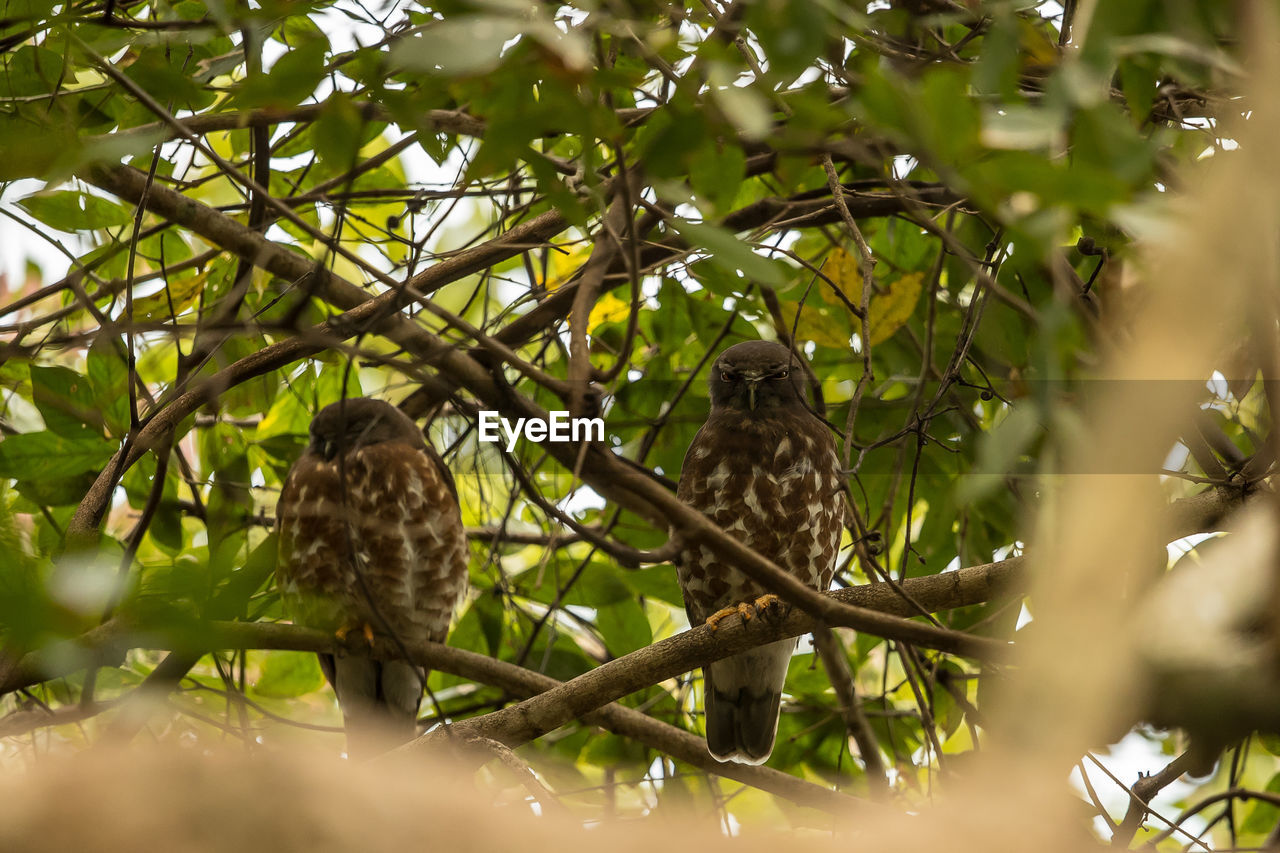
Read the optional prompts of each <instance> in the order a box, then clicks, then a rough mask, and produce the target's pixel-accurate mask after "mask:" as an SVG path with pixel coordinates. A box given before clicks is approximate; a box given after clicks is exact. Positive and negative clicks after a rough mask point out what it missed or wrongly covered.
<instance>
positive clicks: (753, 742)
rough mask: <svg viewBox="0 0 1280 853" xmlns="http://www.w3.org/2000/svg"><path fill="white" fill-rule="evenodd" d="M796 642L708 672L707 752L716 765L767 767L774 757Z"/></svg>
mask: <svg viewBox="0 0 1280 853" xmlns="http://www.w3.org/2000/svg"><path fill="white" fill-rule="evenodd" d="M795 647H796V641H795V640H781V641H779V642H776V643H770V644H769V645H767V646H761V647H760V648H758V649H752V650H751V651H749V652H743V653H742V654H740V655H734V656H733V657H729V658H725V659H724V660H721V661H716V662H715V663H713V664H711V665H710V666H708V667H706V668H704V669H703V671H702V672H703V676H704V684H705V700H704V707H705V710H706V716H707V750H708V751H709V752H710V753H711V757H712V758H714V759H716V761H736V762H738V763H740V764H763V763H764V762H766V761H768V760H769V756H770V754H772V752H773V742H774V738H775V737H777V733H778V715H779V711H780V710H781V704H782V686H783V684H784V683H785V682H786V680H787V664H788V663H789V662H790V660H791V653H792V651H794V650H795Z"/></svg>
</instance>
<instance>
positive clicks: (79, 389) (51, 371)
mask: <svg viewBox="0 0 1280 853" xmlns="http://www.w3.org/2000/svg"><path fill="white" fill-rule="evenodd" d="M31 387H32V395H33V397H34V401H33V402H35V404H36V408H37V409H39V410H40V416H41V417H43V418H44V423H45V426H46V427H48V428H49V430H50V431H52V432H55V433H57V434H58V435H61V436H63V437H64V438H70V439H77V440H79V439H87V438H89V437H93V436H100V435H101V434H102V427H103V425H104V418H103V415H102V412H101V410H100V408H99V406H98V401H97V400H95V399H94V393H93V383H92V382H90V381H89V378H88V377H87V376H82V375H80V374H79V373H76V372H75V371H74V370H71V369H69V368H66V367H61V366H52V367H48V366H44V365H35V364H33V365H32V366H31Z"/></svg>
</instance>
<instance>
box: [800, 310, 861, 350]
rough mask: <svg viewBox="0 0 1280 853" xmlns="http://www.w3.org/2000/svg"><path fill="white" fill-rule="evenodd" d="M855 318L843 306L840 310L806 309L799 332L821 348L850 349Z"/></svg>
mask: <svg viewBox="0 0 1280 853" xmlns="http://www.w3.org/2000/svg"><path fill="white" fill-rule="evenodd" d="M854 319H855V318H854V316H853V315H852V314H850V313H849V312H848V310H847V309H845V307H844V306H843V305H842V306H840V307H839V308H836V307H828V306H825V305H823V306H818V305H817V304H816V303H815V305H814V306H810V307H808V308H805V310H804V313H802V314H801V315H800V328H799V329H798V330H797V331H798V334H799V336H800V337H802V338H808V339H809V340H811V341H813V342H814V343H815V344H817V345H818V346H820V347H831V348H833V349H848V348H849V339H850V338H851V337H852V336H853V327H852V325H851V322H852V321H853V320H854Z"/></svg>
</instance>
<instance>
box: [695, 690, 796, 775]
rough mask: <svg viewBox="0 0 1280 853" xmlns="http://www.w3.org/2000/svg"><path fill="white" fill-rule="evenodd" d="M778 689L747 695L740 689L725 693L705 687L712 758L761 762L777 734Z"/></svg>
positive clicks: (766, 756)
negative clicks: (734, 693)
mask: <svg viewBox="0 0 1280 853" xmlns="http://www.w3.org/2000/svg"><path fill="white" fill-rule="evenodd" d="M781 705H782V693H781V691H776V690H770V691H766V692H764V693H760V694H751V693H748V692H747V691H746V690H742V691H740V692H739V693H738V695H736V696H729V695H728V694H725V693H721V692H720V691H719V690H714V689H712V690H708V691H707V698H706V711H707V751H708V752H710V753H711V757H712V758H714V759H715V760H716V761H736V762H738V763H739V764H763V763H765V762H766V761H768V760H769V756H770V755H771V754H772V753H773V741H774V738H775V737H777V734H778V712H779V710H780V708H781Z"/></svg>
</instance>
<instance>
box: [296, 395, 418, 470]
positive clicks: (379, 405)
mask: <svg viewBox="0 0 1280 853" xmlns="http://www.w3.org/2000/svg"><path fill="white" fill-rule="evenodd" d="M381 441H403V442H407V443H409V444H413V445H421V444H422V443H423V440H422V432H421V431H420V430H419V429H418V427H417V425H416V424H414V422H413V421H412V420H411V419H410V418H409V416H408V415H406V414H405V413H404V412H402V411H400V410H399V409H397V408H396V407H395V406H393V405H391V404H390V403H386V402H384V401H382V400H373V399H370V398H368V397H356V398H353V399H350V400H339V401H338V402H336V403H331V404H329V405H328V406H325V407H324V408H323V409H321V410H320V411H319V413H317V414H316V416H315V417H314V418H312V420H311V447H310V448H308V449H309V450H310V452H312V453H314V454H316V455H318V456H321V457H323V458H324V459H326V460H332V459H334V458H335V457H336V456H337V455H338V454H339V453H344V452H346V451H348V450H351V449H354V448H357V447H365V446H368V445H370V444H377V443H378V442H381Z"/></svg>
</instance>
